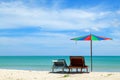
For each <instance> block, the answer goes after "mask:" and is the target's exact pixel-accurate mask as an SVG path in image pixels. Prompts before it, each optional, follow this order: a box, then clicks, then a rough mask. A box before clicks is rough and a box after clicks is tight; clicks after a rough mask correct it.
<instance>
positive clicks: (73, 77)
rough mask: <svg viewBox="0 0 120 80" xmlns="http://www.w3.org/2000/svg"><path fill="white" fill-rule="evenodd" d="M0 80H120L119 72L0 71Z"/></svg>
mask: <svg viewBox="0 0 120 80" xmlns="http://www.w3.org/2000/svg"><path fill="white" fill-rule="evenodd" d="M0 80H120V72H90V73H82V74H80V73H77V74H74V73H73V74H72V73H71V74H66V73H64V74H60V73H50V72H48V71H30V70H29V71H27V70H7V69H0Z"/></svg>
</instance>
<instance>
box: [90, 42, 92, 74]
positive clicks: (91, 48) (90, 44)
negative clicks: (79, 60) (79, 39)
mask: <svg viewBox="0 0 120 80" xmlns="http://www.w3.org/2000/svg"><path fill="white" fill-rule="evenodd" d="M90 55H91V72H92V40H90Z"/></svg>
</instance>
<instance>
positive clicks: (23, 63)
mask: <svg viewBox="0 0 120 80" xmlns="http://www.w3.org/2000/svg"><path fill="white" fill-rule="evenodd" d="M53 59H65V60H66V62H67V65H69V64H70V61H69V56H0V69H17V70H37V71H51V67H52V60H53ZM85 62H86V65H88V66H89V70H90V57H89V56H85ZM93 71H95V72H96V71H97V72H106V71H107V72H120V56H93Z"/></svg>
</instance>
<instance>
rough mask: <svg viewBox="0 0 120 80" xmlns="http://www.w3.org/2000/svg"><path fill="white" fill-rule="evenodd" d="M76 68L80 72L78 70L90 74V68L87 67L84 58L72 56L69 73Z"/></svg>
mask: <svg viewBox="0 0 120 80" xmlns="http://www.w3.org/2000/svg"><path fill="white" fill-rule="evenodd" d="M73 68H75V69H76V71H77V72H78V69H80V70H81V71H80V72H82V69H86V72H88V66H86V65H85V60H84V57H83V56H70V66H69V72H70V70H71V71H72V69H73Z"/></svg>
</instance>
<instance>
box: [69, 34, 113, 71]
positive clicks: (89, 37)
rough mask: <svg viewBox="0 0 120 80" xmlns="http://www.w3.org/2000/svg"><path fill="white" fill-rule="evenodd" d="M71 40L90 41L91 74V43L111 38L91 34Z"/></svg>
mask: <svg viewBox="0 0 120 80" xmlns="http://www.w3.org/2000/svg"><path fill="white" fill-rule="evenodd" d="M71 40H75V41H82V40H84V41H90V54H91V72H92V41H99V40H112V39H111V38H105V37H102V36H96V35H93V34H90V35H87V36H81V37H76V38H72V39H71Z"/></svg>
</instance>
